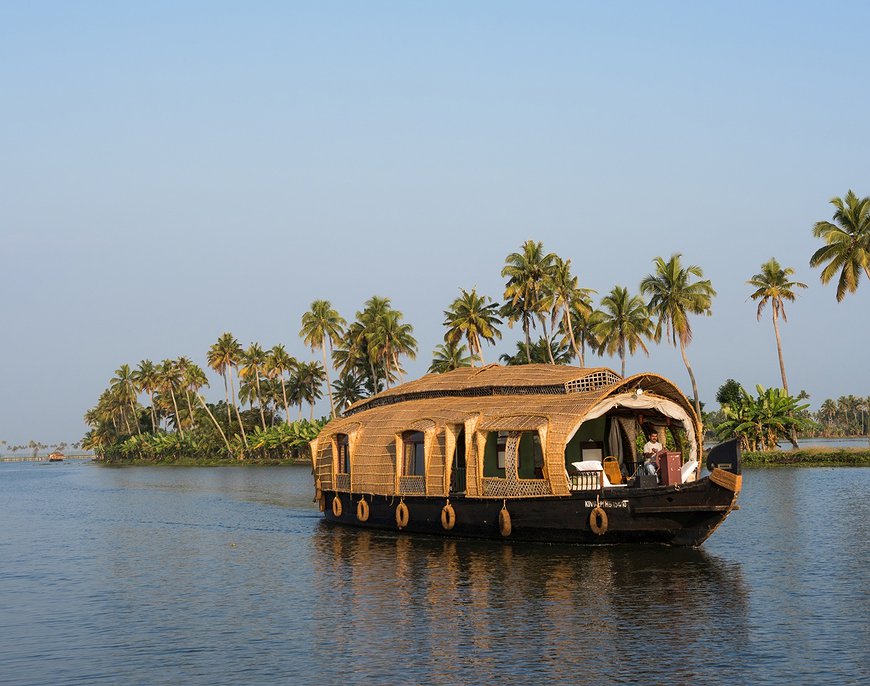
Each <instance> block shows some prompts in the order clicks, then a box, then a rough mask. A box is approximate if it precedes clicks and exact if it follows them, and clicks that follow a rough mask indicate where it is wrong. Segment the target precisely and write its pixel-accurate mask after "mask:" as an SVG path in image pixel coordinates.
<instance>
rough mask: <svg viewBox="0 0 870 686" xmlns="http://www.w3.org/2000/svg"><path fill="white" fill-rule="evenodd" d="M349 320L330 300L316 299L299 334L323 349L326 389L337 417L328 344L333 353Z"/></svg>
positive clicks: (303, 317)
mask: <svg viewBox="0 0 870 686" xmlns="http://www.w3.org/2000/svg"><path fill="white" fill-rule="evenodd" d="M346 325H347V322H346V321H345V320H344V319H342V317H341V316H340V315H339V314H338V312H336V311H335V310H334V309H332V303H330V302H329V301H328V300H315V301H314V302H313V303H311V310H310V311H308V312H306V313H305V314H303V315H302V329H301V330H300V331H299V335H300V336H301V337H302V339H303V340H304V341H305V344H306V345H307V346H309V347H310V348H311V350H312V351H313V350H314V349H315V348H320V349H321V350H322V351H323V369H324V371H325V373H326V389H327V391H328V393H329V409H330V412H331V413H332V416H333V417H335V403H334V402H333V399H332V387H331V385H330V381H329V365H328V363H327V361H326V344H327V342H328V343H329V352H330V355H332V345H333V343H334V342H335V341H337V340H340V339H341V335H342V333H344V327H345V326H346Z"/></svg>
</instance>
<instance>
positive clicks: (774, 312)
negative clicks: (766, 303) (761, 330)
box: [770, 307, 791, 395]
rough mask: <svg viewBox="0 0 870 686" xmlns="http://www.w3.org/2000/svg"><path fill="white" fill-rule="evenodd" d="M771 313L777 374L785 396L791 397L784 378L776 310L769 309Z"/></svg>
mask: <svg viewBox="0 0 870 686" xmlns="http://www.w3.org/2000/svg"><path fill="white" fill-rule="evenodd" d="M770 311H771V313H772V314H773V333H774V335H775V336H776V354H777V355H778V356H779V373H780V375H781V376H782V390H784V391H785V394H786V395H791V394H790V393H789V392H788V381H787V380H786V378H785V362H783V359H782V341H781V340H780V338H779V325H778V324H777V319H778V317H777V314H776V308H775V307H772V308H770Z"/></svg>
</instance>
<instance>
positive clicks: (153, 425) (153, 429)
mask: <svg viewBox="0 0 870 686" xmlns="http://www.w3.org/2000/svg"><path fill="white" fill-rule="evenodd" d="M148 397H149V398H151V433H153V434H156V433H157V411H156V410H155V409H154V389H151V388H149V389H148Z"/></svg>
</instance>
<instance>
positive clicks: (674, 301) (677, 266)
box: [640, 253, 716, 417]
mask: <svg viewBox="0 0 870 686" xmlns="http://www.w3.org/2000/svg"><path fill="white" fill-rule="evenodd" d="M680 257H681V255H680V253H675V254H673V255H671V259H669V260H668V261H667V262H665V261H664V259H663V258H661V257H656V258H655V259H654V260H653V264H654V265H655V268H656V270H655V274H649V275H647V276H646V277H645V278H644V279H643V281H641V282H640V292H641V293H643V294H644V295H648V296H649V297H650V300H649V305H648V309H649V312H650V314H651V315H652V316H654V317H658V322H657V323H656V329H655V334H654V336H655V340H656V342H658V341H660V340H661V338H662V332H663V329H664V331H665V334H666V336H667V338H668V340H669V341H670V342H671V343H672V344H673V346H674V347H677V345H678V344H679V347H680V354H681V355H682V357H683V364H685V365H686V370H687V371H688V372H689V378H690V379H691V380H692V392H693V393H694V394H695V397H694V402H695V412H696V413H697V415H698V417H700V416H701V401H700V399H699V398H698V384H697V382H696V381H695V373H694V372H693V371H692V365H690V364H689V358H688V357H687V355H686V346H687V345H688V344H689V343H690V342H691V340H692V326H691V325H690V324H689V315H690V314H705V315H707V316H708V317H709V316H710V315H711V314H712V310H711V306H712V304H713V297H714V296H715V295H716V291H715V290H714V289H713V286H712V284H711V283H710V281H709V280H705V281H695V282H694V283H693V282H692V277H696V278H698V279H701V278H702V277H703V276H704V272H703V271H702V270H701V268H700V267H699V266H697V265H694V264H691V265H689V266H688V267H683V265H682V263H681V262H680Z"/></svg>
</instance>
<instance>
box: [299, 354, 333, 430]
mask: <svg viewBox="0 0 870 686" xmlns="http://www.w3.org/2000/svg"><path fill="white" fill-rule="evenodd" d="M298 374H299V381H300V389H301V399H302V400H303V401H304V402H307V403H308V404H309V405H311V421H314V403H316V402H317V401H318V400H320V398H322V397H323V390H322V389H323V382H324V381H326V372H324V370H323V367H321V366H320V363H319V362H303V363H301V364H300V365H299V371H298Z"/></svg>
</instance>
